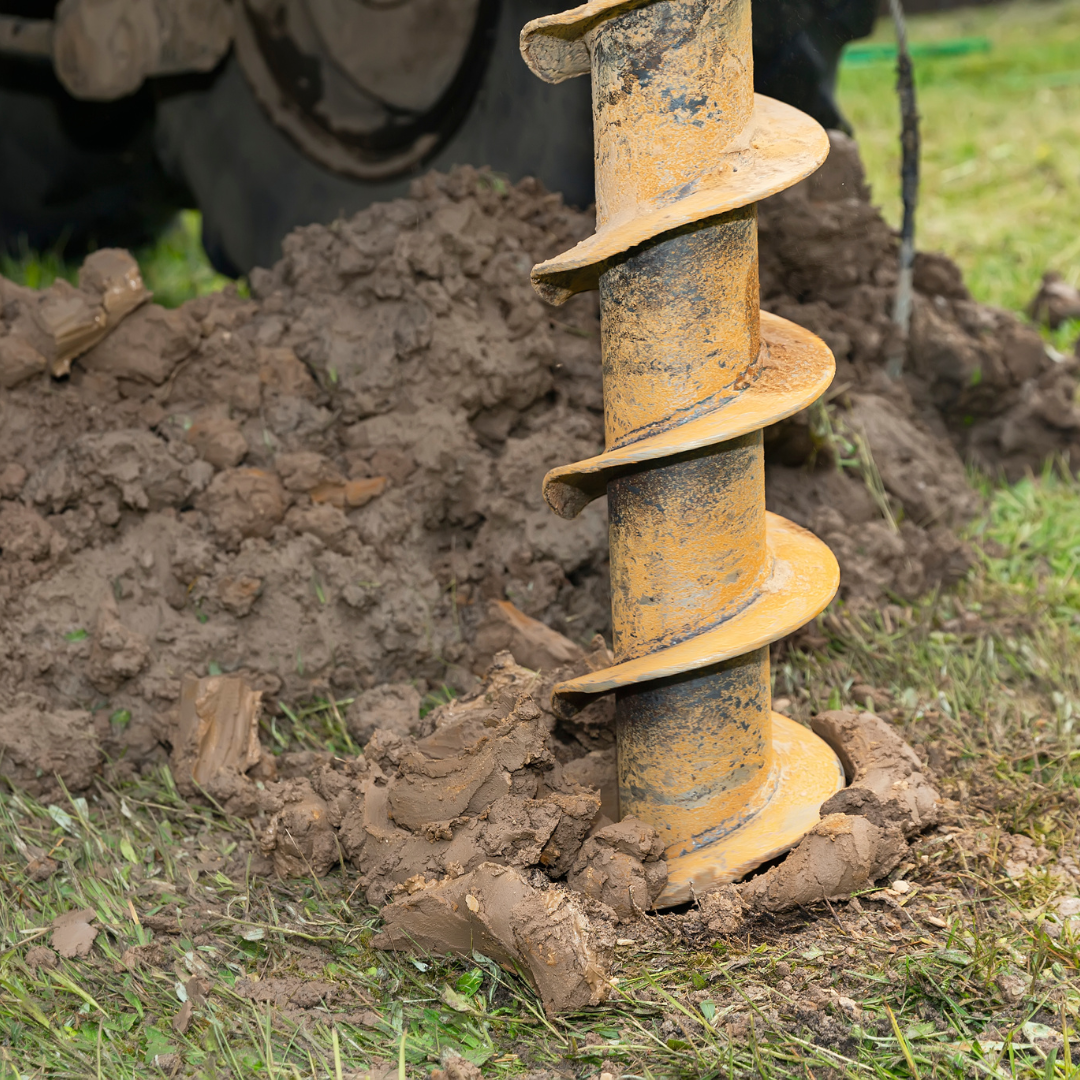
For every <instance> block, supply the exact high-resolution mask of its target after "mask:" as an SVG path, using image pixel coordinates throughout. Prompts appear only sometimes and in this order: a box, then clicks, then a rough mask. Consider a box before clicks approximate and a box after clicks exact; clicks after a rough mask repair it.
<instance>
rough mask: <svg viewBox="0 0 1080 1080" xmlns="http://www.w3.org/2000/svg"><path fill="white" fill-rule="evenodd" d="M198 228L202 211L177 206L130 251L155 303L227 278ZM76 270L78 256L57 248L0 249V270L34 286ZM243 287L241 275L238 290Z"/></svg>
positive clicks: (213, 288) (176, 301) (197, 292)
mask: <svg viewBox="0 0 1080 1080" xmlns="http://www.w3.org/2000/svg"><path fill="white" fill-rule="evenodd" d="M201 229H202V217H201V215H200V214H199V212H198V211H197V210H184V211H181V212H180V213H179V214H177V216H176V219H175V220H174V221H173V223H172V225H171V226H170V227H169V228H168V229H166V230H165V232H163V233H162V234H161V236H160V237H158V239H157V241H156V242H155V243H154V244H152V245H150V246H149V247H146V248H141V249H140V250H138V251H136V252H134V254H135V257H136V259H137V260H138V262H139V267H140V269H141V270H142V275H143V281H144V282H145V283H146V286H147V288H148V289H150V290H151V291H152V292H153V294H154V299H155V300H156V301H157V303H159V304H162V305H164V306H165V307H170V308H172V307H179V306H180V305H181V304H182V303H184V301H186V300H191V299H193V298H194V297H196V296H202V295H204V294H206V293H211V292H219V291H220V290H221V289H223V288H225V286H226V285H228V284H229V282H230V279H229V278H227V277H223V276H222V275H221V274H219V273H217V272H216V271H215V270H214V268H213V267H212V266H211V265H210V261H209V260H208V259H207V257H206V252H205V251H204V250H203V246H202V240H201ZM78 270H79V265H78V262H71V261H68V260H67V259H65V258H64V256H63V252H62V251H46V252H37V251H31V250H29V249H25V250H23V251H21V252H20V253H19V254H18V255H17V256H11V255H0V274H3V276H4V277H6V278H9V279H10V280H12V281H17V282H19V284H21V285H29V286H30V287H31V288H34V289H44V288H47V287H48V286H49V285H51V284H52V283H53V281H55V280H56V278H58V277H60V278H66V279H67V280H68V281H70V282H72V283H75V281H76V278H77V275H78ZM244 287H245V286H244V283H243V282H242V281H241V282H240V288H241V290H243V289H244Z"/></svg>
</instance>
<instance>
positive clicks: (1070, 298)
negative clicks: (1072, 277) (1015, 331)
mask: <svg viewBox="0 0 1080 1080" xmlns="http://www.w3.org/2000/svg"><path fill="white" fill-rule="evenodd" d="M1027 312H1028V315H1029V316H1030V317H1031V321H1032V322H1035V323H1045V324H1046V325H1047V326H1049V327H1050V329H1051V330H1056V329H1057V328H1058V327H1059V326H1061V324H1062V323H1064V322H1067V321H1068V320H1069V319H1080V290H1078V289H1077V288H1076V287H1075V286H1073V285H1070V284H1069V283H1068V282H1067V281H1066V280H1065V279H1064V278H1063V277H1062V276H1061V275H1060V274H1056V273H1054V271H1052V270H1051V271H1048V272H1047V273H1045V274H1043V279H1042V282H1041V284H1040V285H1039V291H1038V292H1037V293H1036V294H1035V295H1034V296H1033V297H1032V298H1031V302H1030V303H1029V304H1028V309H1027Z"/></svg>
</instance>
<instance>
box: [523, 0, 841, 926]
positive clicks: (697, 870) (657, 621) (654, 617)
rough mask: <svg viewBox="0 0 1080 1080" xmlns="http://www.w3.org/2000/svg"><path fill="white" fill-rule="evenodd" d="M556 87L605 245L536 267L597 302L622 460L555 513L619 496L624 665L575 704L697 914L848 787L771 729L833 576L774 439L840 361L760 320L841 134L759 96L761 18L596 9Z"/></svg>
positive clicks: (562, 295)
mask: <svg viewBox="0 0 1080 1080" xmlns="http://www.w3.org/2000/svg"><path fill="white" fill-rule="evenodd" d="M521 48H522V54H523V55H524V57H525V59H526V62H527V63H528V64H529V66H530V67H531V69H532V70H533V71H534V72H535V73H536V74H537V75H539V76H540V77H541V78H543V79H547V80H549V81H552V82H559V81H562V80H563V79H566V78H569V77H572V76H574V75H581V74H586V73H589V74H591V76H592V88H593V90H592V100H593V124H594V146H595V157H596V217H597V228H596V231H595V233H594V234H593V235H592V236H591V237H589V238H588V239H586V240H584V241H583V242H582V243H580V244H578V245H577V246H576V247H574V248H573V249H571V250H570V251H567V252H565V253H564V254H562V255H559V256H557V257H555V258H553V259H550V260H548V261H547V262H544V263H540V264H538V265H537V266H535V267H534V268H533V271H532V279H533V283H534V286H535V287H536V289H537V291H538V292H539V293H540V295H541V296H543V297H544V298H545V299H546V300H549V301H550V302H553V303H561V302H564V301H565V300H567V299H568V298H569V297H570V296H572V295H573V294H574V293H577V292H580V291H583V290H586V289H599V292H600V308H601V327H602V345H601V348H602V365H603V381H604V421H605V451H604V453H603V454H600V455H599V456H597V457H594V458H591V459H589V460H587V461H581V462H578V463H576V464H574V465H569V466H566V467H564V468H559V469H555V470H552V471H551V472H550V473H549V474H548V475H547V477H546V478H545V481H544V495H545V498H546V499H547V502H548V503H549V505H550V506H551V508H552V509H553V510H554V511H555V512H556V513H557V514H560V515H561V516H563V517H573V516H574V515H575V514H577V513H579V512H580V511H581V509H583V508H584V507H585V506H586V505H587V504H588V503H589V502H590V501H591V500H593V499H595V498H597V497H599V496H601V495H603V494H605V493H606V494H607V497H608V509H609V522H610V524H609V533H610V546H611V578H612V585H611V605H612V623H613V637H614V652H615V661H616V662H615V664H614V666H612V667H610V668H607V669H606V670H603V671H598V672H595V673H590V674H588V675H585V676H582V677H580V678H576V679H572V680H570V681H567V682H563V683H561V684H559V685H558V686H556V688H555V691H554V695H555V701H556V708H557V709H559V710H561V711H562V712H564V713H570V712H573V711H574V710H575V709H576V708H577V707H580V705H581V704H583V703H584V702H586V701H588V700H589V699H590V698H591V697H592V696H593V695H597V694H605V693H610V692H612V691H614V692H615V695H616V725H617V740H618V778H619V806H620V812H621V814H623V815H624V816H625V815H632V816H634V817H636V818H638V819H639V820H641V821H644V822H647V823H648V824H650V825H653V826H654V827H655V828H656V829H658V830H659V832H660V835H661V837H662V838H663V839H664V842H665V844H666V846H667V859H668V869H669V880H668V886H667V889H666V890H665V892H664V894H663V895H662V897H661V898H660V902H659V906H664V905H671V904H675V903H679V902H682V901H684V900H688V899H691V898H692V896H693V895H695V894H701V893H704V892H705V891H707V890H708V889H710V888H712V887H715V886H716V885H718V884H720V883H723V882H726V881H733V880H735V879H737V878H739V877H741V876H743V875H744V874H746V873H747V872H748V871H750V870H752V869H753V868H754V867H756V866H759V865H760V864H761V863H763V862H765V861H767V860H769V859H771V858H773V857H775V856H776V855H778V854H780V853H781V852H783V851H784V850H786V849H787V848H789V847H790V846H791V845H792V844H793V843H795V842H796V841H797V840H798V839H799V838H800V837H802V836H803V835H804V834H805V833H806V832H807V831H808V830H809V829H810V828H812V826H813V825H814V824H815V823H816V821H817V820H818V808H819V807H820V805H821V804H822V803H823V802H824V801H825V800H826V799H828V798H829V797H830V796H831V795H833V794H834V793H835V792H836V791H837V790H838V789H839V788H840V787H841V786H842V784H843V772H842V769H841V768H840V765H839V762H838V761H837V759H836V757H835V755H834V754H833V752H832V750H831V749H830V748H829V747H828V746H827V745H826V744H825V743H824V742H822V741H821V740H820V739H818V738H817V737H816V736H815V735H813V734H811V733H810V732H808V731H807V730H806V729H805V728H803V727H801V726H800V725H798V724H795V723H793V722H792V721H791V720H789V719H787V718H786V717H784V716H781V715H779V714H778V713H774V712H773V711H772V708H771V693H770V683H769V651H768V646H769V644H770V643H771V642H773V641H776V640H778V639H779V638H781V637H783V636H784V635H786V634H790V633H791V632H792V631H793V630H795V629H797V628H798V627H799V626H801V625H803V624H804V623H806V622H808V621H809V620H810V619H812V618H813V617H814V616H816V615H817V614H818V613H819V612H821V611H822V610H823V609H824V608H825V606H826V605H827V604H828V603H829V601H830V600H831V599H832V597H833V595H834V594H835V592H836V588H837V585H838V578H839V574H838V569H837V564H836V560H835V559H834V558H833V556H832V553H831V552H830V551H829V550H828V548H827V547H826V546H825V545H824V544H822V543H821V542H820V541H819V540H817V539H816V538H815V537H814V536H812V535H811V534H809V533H807V532H806V531H804V530H803V529H801V528H799V527H797V526H795V525H794V524H792V523H791V522H790V521H787V520H786V519H784V518H781V517H778V516H777V515H775V514H770V513H766V511H765V492H764V460H763V451H762V435H761V429H762V428H763V427H766V426H767V425H769V424H774V423H776V422H777V421H779V420H781V419H783V418H785V417H787V416H790V415H792V414H793V413H795V412H797V411H798V410H800V409H804V408H806V406H808V405H809V404H810V403H811V402H813V401H814V400H815V399H817V398H818V397H819V396H820V395H821V394H822V393H823V392H824V390H825V389H826V388H827V387H828V385H829V383H830V381H831V379H832V377H833V373H834V362H833V358H832V355H831V353H830V352H829V350H828V348H827V347H826V346H825V344H824V343H823V342H822V341H820V340H819V339H818V338H816V337H815V336H814V335H812V334H810V333H808V332H807V331H806V330H803V329H802V328H800V327H798V326H796V325H795V324H793V323H790V322H787V321H786V320H784V319H780V318H777V317H775V316H772V315H768V314H766V313H762V312H761V311H760V308H759V303H758V254H757V211H756V203H757V201H758V200H760V199H762V198H765V197H766V196H768V195H772V194H774V193H775V192H777V191H780V190H782V189H784V188H786V187H790V186H791V185H793V184H795V183H797V182H798V181H800V180H802V179H804V178H805V177H806V176H808V175H809V174H810V173H812V172H813V171H814V170H815V169H817V167H818V166H819V165H820V164H821V163H822V161H824V159H825V156H826V154H827V153H828V146H829V143H828V139H827V137H826V135H825V132H824V130H823V129H822V128H821V127H820V126H819V125H818V124H817V123H816V122H815V121H814V120H812V119H810V118H809V117H808V116H806V115H805V114H803V113H800V112H799V111H797V110H796V109H793V108H791V107H790V106H787V105H784V104H782V103H780V102H778V101H774V100H772V99H770V98H767V97H764V96H761V95H755V94H754V92H753V77H752V76H753V72H752V57H751V33H750V2H749V0H653V2H649V0H644V2H636V3H635V2H630V3H627V2H626V0H595V2H593V3H590V4H586V5H584V6H582V7H579V8H575V9H573V10H571V11H568V12H564V13H562V14H559V15H553V16H549V17H545V18H542V19H538V20H535V21H534V22H532V23H529V24H528V25H527V26H526V27H525V29H524V30H523V31H522V36H521Z"/></svg>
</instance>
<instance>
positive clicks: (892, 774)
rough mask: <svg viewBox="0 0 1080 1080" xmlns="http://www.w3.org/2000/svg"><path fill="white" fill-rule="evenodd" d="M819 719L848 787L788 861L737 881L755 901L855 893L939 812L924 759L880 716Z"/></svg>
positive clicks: (783, 904)
mask: <svg viewBox="0 0 1080 1080" xmlns="http://www.w3.org/2000/svg"><path fill="white" fill-rule="evenodd" d="M811 726H812V727H813V729H814V731H815V732H816V733H817V734H818V735H820V736H821V738H823V739H824V740H825V741H826V742H827V743H829V745H830V746H832V748H833V749H834V750H835V751H836V753H837V756H838V757H839V758H840V761H841V763H842V764H843V766H844V774H845V776H846V777H847V780H848V784H847V787H845V788H843V789H842V790H841V791H839V792H837V793H836V794H835V795H834V796H833V797H832V798H831V799H828V800H827V801H826V802H825V803H824V804H823V805H822V807H821V815H822V818H821V821H820V822H818V824H817V825H815V826H814V828H813V829H812V830H811V831H810V832H809V833H808V834H807V835H806V836H805V837H803V839H802V840H800V841H799V843H798V844H796V846H795V847H794V849H793V850H792V851H791V853H790V854H789V855H788V856H787V858H785V859H784V861H783V862H781V863H779V864H778V865H776V866H774V867H771V868H770V869H769V870H767V871H765V873H763V874H759V875H758V876H757V877H754V878H751V879H750V880H749V881H747V882H745V883H744V884H742V885H739V886H738V887H737V888H738V893H739V898H740V900H741V901H742V902H743V903H744V904H745V905H746V906H747V907H750V908H757V909H762V910H765V911H773V912H776V911H786V910H788V909H789V908H793V907H798V906H799V905H800V904H803V905H805V904H810V903H815V902H817V901H819V900H834V899H837V898H840V897H846V896H850V895H851V894H852V893H853V892H857V891H858V890H859V889H864V888H866V887H868V886H869V885H871V884H873V882H874V881H876V880H878V879H879V878H881V877H884V876H885V875H886V874H887V873H889V871H890V870H892V869H894V868H895V867H896V866H898V865H899V864H900V860H901V859H902V858H903V857H904V855H905V854H906V853H907V850H908V847H907V838H908V837H910V836H914V835H915V834H916V833H918V832H921V831H923V830H925V829H928V828H930V827H931V826H932V825H934V824H935V823H936V822H937V820H938V813H939V806H940V802H941V799H940V796H939V795H938V793H937V792H936V791H935V790H934V788H933V787H932V785H931V784H930V781H929V780H928V779H927V777H926V776H925V775H924V774H923V771H922V770H923V765H922V763H921V762H920V761H919V759H918V757H917V755H916V754H915V751H914V750H912V749H911V747H910V746H908V744H907V743H905V742H904V740H903V739H901V738H900V736H899V735H898V734H897V733H896V732H895V731H894V730H893V729H892V728H891V727H889V725H888V724H886V723H885V721H884V720H882V719H881V718H880V717H878V716H874V715H873V714H872V713H861V714H860V713H853V712H844V711H840V710H837V711H832V712H825V713H821V714H820V715H819V716H816V717H815V718H814V720H813V721H812V724H811Z"/></svg>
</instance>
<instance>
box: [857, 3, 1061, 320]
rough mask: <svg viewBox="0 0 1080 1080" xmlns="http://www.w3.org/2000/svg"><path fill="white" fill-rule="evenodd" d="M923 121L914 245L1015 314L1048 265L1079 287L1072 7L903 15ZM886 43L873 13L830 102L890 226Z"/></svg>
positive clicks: (893, 205) (891, 70)
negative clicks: (869, 56)
mask: <svg viewBox="0 0 1080 1080" xmlns="http://www.w3.org/2000/svg"><path fill="white" fill-rule="evenodd" d="M908 36H909V39H910V41H911V42H912V44H913V47H914V48H915V49H918V47H919V46H928V45H929V46H934V45H936V46H938V47H939V48H940V47H941V46H942V45H946V44H948V43H952V44H953V45H954V46H955V45H956V44H957V43H959V42H963V43H964V46H966V47H967V48H969V49H972V51H967V52H962V51H961V52H958V54H955V55H948V54H947V50H943V51H945V52H946V54H945V55H938V56H934V55H926V51H927V50H924V51H923V54H922V55H918V54H917V55H916V56H915V58H914V62H915V73H916V82H917V88H918V100H919V112H920V115H921V118H922V124H921V132H922V145H923V153H922V185H921V190H920V205H919V216H918V232H917V243H918V246H919V247H920V248H923V249H929V250H940V251H944V252H946V254H948V255H950V256H951V257H952V258H953V259H955V260H956V261H957V262H958V263H959V264H960V266H961V268H962V269H963V271H964V276H965V278H966V279H967V282H968V285H969V287H970V288H971V290H972V292H973V293H974V295H975V297H976V299H978V300H981V301H983V302H984V303H989V304H996V305H998V306H1000V307H1005V308H1010V309H1012V310H1014V311H1021V310H1023V308H1024V307H1025V305H1026V304H1027V302H1028V300H1030V299H1031V297H1032V295H1033V294H1034V292H1035V289H1036V288H1037V286H1038V283H1039V279H1040V278H1041V276H1042V274H1043V272H1044V271H1046V270H1057V271H1058V272H1059V273H1061V274H1062V275H1063V276H1064V277H1065V278H1066V280H1067V281H1069V282H1071V283H1072V284H1073V285H1080V123H1078V122H1077V117H1078V116H1080V2H1078V0H1021V2H1015V3H1010V4H1000V5H993V6H988V7H976V8H967V9H961V10H958V11H951V12H946V13H942V14H936V15H918V16H914V17H912V18H911V19H910V20H909V25H908ZM887 42H895V36H894V34H893V30H892V22H891V20H888V19H883V20H880V21H879V23H878V26H877V30H876V32H875V34H874V36H873V38H871V39H870V40H869V42H858V43H856V46H855V55H854V56H853V57H852V59H849V60H847V61H846V62H845V63H844V64H843V65H842V66H841V73H840V85H839V97H840V102H841V106H842V108H843V109H844V111H845V113H846V114H847V116H848V118H849V120H850V121H851V123H852V126H853V127H854V128H855V134H856V137H857V138H858V140H859V144H860V147H861V149H862V154H863V159H864V161H865V163H866V169H867V173H868V175H869V179H870V182H871V184H872V186H873V192H874V198H875V202H877V203H878V204H879V205H880V206H881V208H882V210H883V212H884V214H885V217H886V219H887V220H888V221H889V222H890V223H891V224H893V225H899V222H900V214H901V207H900V190H899V178H898V177H899V143H898V131H899V124H900V120H899V111H898V110H899V106H898V104H897V98H896V93H895V89H894V85H895V67H894V62H893V61H890V60H887V59H882V60H878V61H876V62H874V61H872V62H866V61H865V60H859V59H858V57H857V54H858V52H864V53H865V52H866V51H867V50H866V46H867V44H878V43H880V44H884V43H887Z"/></svg>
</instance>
